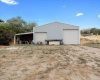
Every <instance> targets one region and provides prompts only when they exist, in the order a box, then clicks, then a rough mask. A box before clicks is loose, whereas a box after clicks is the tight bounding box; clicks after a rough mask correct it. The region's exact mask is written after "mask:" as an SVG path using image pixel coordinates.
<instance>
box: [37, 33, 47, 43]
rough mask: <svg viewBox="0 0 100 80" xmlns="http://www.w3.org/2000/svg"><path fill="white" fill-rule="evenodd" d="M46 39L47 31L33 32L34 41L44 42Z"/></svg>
mask: <svg viewBox="0 0 100 80" xmlns="http://www.w3.org/2000/svg"><path fill="white" fill-rule="evenodd" d="M46 39H47V33H35V43H37V42H39V41H40V42H42V43H43V44H45V40H46Z"/></svg>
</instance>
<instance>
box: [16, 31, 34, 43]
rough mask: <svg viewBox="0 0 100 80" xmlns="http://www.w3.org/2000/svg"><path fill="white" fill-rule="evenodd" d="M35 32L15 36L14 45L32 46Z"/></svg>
mask: <svg viewBox="0 0 100 80" xmlns="http://www.w3.org/2000/svg"><path fill="white" fill-rule="evenodd" d="M32 43H33V32H28V33H19V34H15V36H14V44H32Z"/></svg>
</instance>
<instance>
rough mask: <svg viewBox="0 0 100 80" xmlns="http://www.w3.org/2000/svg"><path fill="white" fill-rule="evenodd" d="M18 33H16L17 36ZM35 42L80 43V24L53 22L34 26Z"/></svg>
mask: <svg viewBox="0 0 100 80" xmlns="http://www.w3.org/2000/svg"><path fill="white" fill-rule="evenodd" d="M17 35H18V34H17ZM17 35H15V36H16V37H17ZM15 40H16V38H15ZM32 41H33V42H34V43H35V44H37V43H38V42H42V44H49V45H52V44H55V45H59V44H62V43H63V44H80V29H79V26H75V25H70V24H65V23H61V22H52V23H48V24H45V25H41V26H38V27H34V28H33V40H32Z"/></svg>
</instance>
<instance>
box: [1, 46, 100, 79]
mask: <svg viewBox="0 0 100 80" xmlns="http://www.w3.org/2000/svg"><path fill="white" fill-rule="evenodd" d="M0 80H100V49H98V48H91V47H86V46H80V45H60V46H47V45H44V46H43V45H42V46H39V45H24V46H10V47H0Z"/></svg>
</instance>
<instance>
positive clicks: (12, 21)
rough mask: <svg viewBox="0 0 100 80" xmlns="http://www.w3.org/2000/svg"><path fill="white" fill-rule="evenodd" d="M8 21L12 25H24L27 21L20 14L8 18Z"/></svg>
mask: <svg viewBox="0 0 100 80" xmlns="http://www.w3.org/2000/svg"><path fill="white" fill-rule="evenodd" d="M7 23H8V24H9V25H10V26H12V27H24V26H25V24H26V21H24V20H23V19H22V18H21V17H19V16H18V17H14V18H11V19H9V20H7Z"/></svg>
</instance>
